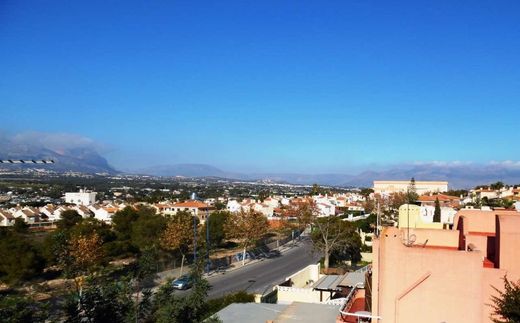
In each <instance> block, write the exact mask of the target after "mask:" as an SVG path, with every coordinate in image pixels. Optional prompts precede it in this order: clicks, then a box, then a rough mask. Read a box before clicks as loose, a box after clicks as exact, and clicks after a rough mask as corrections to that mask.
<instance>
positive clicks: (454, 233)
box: [344, 210, 520, 323]
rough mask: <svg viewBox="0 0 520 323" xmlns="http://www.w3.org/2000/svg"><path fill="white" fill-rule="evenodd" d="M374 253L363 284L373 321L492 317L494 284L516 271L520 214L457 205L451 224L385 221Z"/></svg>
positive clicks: (474, 322) (475, 322) (474, 321)
mask: <svg viewBox="0 0 520 323" xmlns="http://www.w3.org/2000/svg"><path fill="white" fill-rule="evenodd" d="M399 223H403V221H399ZM373 257H374V261H373V264H372V274H371V279H370V281H371V284H370V286H368V288H366V289H365V290H364V291H363V293H364V294H365V295H363V296H364V298H365V307H366V308H365V309H364V310H365V311H366V313H368V314H369V317H370V318H371V321H372V322H374V323H375V322H380V321H381V322H396V323H397V322H399V323H412V322H432V323H433V322H435V323H439V322H457V323H460V322H468V323H479V322H492V319H491V315H492V311H493V310H492V307H491V306H490V303H491V302H492V301H491V296H492V295H497V292H496V291H495V290H494V288H493V287H496V288H498V289H499V290H501V289H503V286H504V283H503V280H502V278H503V277H504V276H507V277H508V279H510V280H514V281H516V280H518V279H519V278H520V213H519V212H516V211H492V210H490V211H483V210H460V211H459V212H457V214H456V216H455V218H454V224H453V228H452V229H446V228H444V229H443V228H420V227H410V228H408V227H399V228H396V227H387V228H384V229H383V230H382V231H381V233H380V235H379V237H378V238H376V239H374V242H373ZM344 310H348V309H344ZM367 316H368V315H367Z"/></svg>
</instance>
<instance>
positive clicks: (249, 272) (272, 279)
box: [208, 237, 320, 298]
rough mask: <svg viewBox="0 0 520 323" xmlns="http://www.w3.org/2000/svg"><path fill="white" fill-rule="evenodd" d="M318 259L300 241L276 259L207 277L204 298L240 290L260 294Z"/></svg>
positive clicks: (309, 248) (308, 247) (307, 241)
mask: <svg viewBox="0 0 520 323" xmlns="http://www.w3.org/2000/svg"><path fill="white" fill-rule="evenodd" d="M319 259H320V257H319V255H318V254H316V253H314V252H313V251H312V245H311V243H310V241H309V240H308V237H303V238H302V241H299V242H297V243H296V245H295V246H294V247H292V248H291V249H289V250H287V251H285V252H283V253H282V254H281V256H279V257H276V258H271V259H263V260H261V261H259V262H256V263H251V264H248V265H246V266H244V267H242V268H239V269H235V270H233V271H229V272H226V273H222V274H216V275H213V276H210V277H209V278H208V281H209V283H210V284H211V290H210V291H209V295H208V296H209V298H215V297H220V296H223V295H225V294H229V293H232V292H236V291H240V290H245V291H247V292H250V293H260V294H264V292H266V291H267V290H272V287H273V286H275V285H277V284H279V283H282V282H283V281H284V280H285V278H287V277H288V276H290V275H291V274H293V273H295V272H297V271H298V270H300V269H303V268H304V267H306V266H307V265H310V264H313V263H316V262H317V261H318V260H319Z"/></svg>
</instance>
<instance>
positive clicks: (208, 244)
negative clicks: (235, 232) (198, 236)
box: [206, 207, 211, 274]
mask: <svg viewBox="0 0 520 323" xmlns="http://www.w3.org/2000/svg"><path fill="white" fill-rule="evenodd" d="M210 247H211V246H210V242H209V210H208V208H207V207H206V273H207V274H209V266H210V263H209V249H210Z"/></svg>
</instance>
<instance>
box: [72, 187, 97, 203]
mask: <svg viewBox="0 0 520 323" xmlns="http://www.w3.org/2000/svg"><path fill="white" fill-rule="evenodd" d="M96 194H97V193H96V192H91V191H85V190H79V192H67V193H65V203H70V204H76V205H92V204H95V203H96Z"/></svg>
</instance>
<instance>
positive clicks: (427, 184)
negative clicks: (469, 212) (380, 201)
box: [373, 181, 448, 195]
mask: <svg viewBox="0 0 520 323" xmlns="http://www.w3.org/2000/svg"><path fill="white" fill-rule="evenodd" d="M409 186H410V181H374V187H373V188H374V192H375V193H376V194H391V193H397V192H406V190H407V189H408V187H409ZM415 190H416V192H417V194H419V195H422V194H426V193H430V192H432V193H434V192H447V191H448V182H443V181H441V182H435V181H415Z"/></svg>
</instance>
